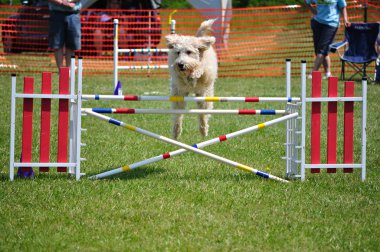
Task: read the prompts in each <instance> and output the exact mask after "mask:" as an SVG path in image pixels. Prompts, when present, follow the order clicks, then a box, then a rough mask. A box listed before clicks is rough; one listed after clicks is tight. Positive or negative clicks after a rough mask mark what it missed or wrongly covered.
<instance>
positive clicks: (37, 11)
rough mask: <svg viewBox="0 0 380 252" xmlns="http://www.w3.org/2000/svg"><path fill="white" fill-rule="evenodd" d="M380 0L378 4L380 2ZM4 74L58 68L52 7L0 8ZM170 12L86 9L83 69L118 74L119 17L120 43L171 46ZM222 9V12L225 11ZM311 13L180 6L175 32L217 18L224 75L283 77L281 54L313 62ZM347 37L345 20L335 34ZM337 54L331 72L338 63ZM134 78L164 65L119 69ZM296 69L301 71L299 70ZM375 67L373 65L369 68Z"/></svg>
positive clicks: (371, 14)
mask: <svg viewBox="0 0 380 252" xmlns="http://www.w3.org/2000/svg"><path fill="white" fill-rule="evenodd" d="M375 2H376V3H375ZM0 7H1V11H0V23H1V25H0V26H1V41H2V43H1V44H0V74H6V73H13V72H18V73H20V72H21V73H31V72H41V71H53V72H55V71H56V66H55V61H54V55H53V53H52V51H50V50H49V49H48V36H47V29H48V19H49V11H48V10H47V9H46V8H41V7H38V8H37V7H14V6H8V5H7V6H5V5H3V6H1V5H0ZM172 12H173V10H166V9H165V10H155V11H153V10H97V9H83V10H82V12H81V20H82V50H81V51H80V52H78V54H80V55H82V56H83V59H84V60H83V64H84V74H108V75H111V74H113V41H114V37H113V21H112V20H113V18H118V19H119V48H130V49H132V48H166V43H165V35H166V34H169V33H170V25H169V22H168V20H169V15H170V14H171V13H172ZM222 13H224V16H223V15H222ZM364 13H365V12H364V8H363V6H362V5H361V1H360V2H359V1H349V2H348V14H349V17H350V21H351V22H362V21H363V20H364V15H365V14H364ZM310 17H311V14H310V13H309V12H308V11H307V10H306V8H305V7H304V6H299V5H292V6H272V7H258V8H239V9H224V10H218V9H208V10H194V9H191V10H177V12H176V13H175V14H174V15H173V19H175V20H176V31H175V32H176V33H178V34H186V35H193V34H195V32H196V30H197V28H198V26H199V24H200V23H201V22H202V21H203V20H204V19H207V18H218V20H217V22H216V24H215V25H214V36H215V37H216V38H217V43H216V45H215V48H216V49H217V52H218V59H219V77H250V76H281V75H283V74H284V71H285V70H284V60H285V59H286V58H290V59H292V61H293V63H299V62H300V61H301V59H306V60H307V61H308V62H309V64H308V68H311V65H312V62H313V45H312V43H313V42H312V36H311V29H310ZM379 20H380V5H379V3H378V2H377V1H368V9H367V21H368V22H378V21H379ZM342 38H343V26H341V27H340V28H339V31H338V34H337V37H336V40H341V39H342ZM331 55H332V66H333V69H332V70H333V73H334V74H336V75H337V74H339V71H340V62H339V58H338V56H337V55H336V54H331ZM166 64H167V56H166V53H164V52H151V53H140V52H135V53H120V54H119V65H122V66H146V65H149V66H151V67H152V68H153V67H154V66H157V65H166ZM126 71H128V74H129V75H133V76H147V73H149V75H150V76H156V77H160V76H161V77H165V78H166V77H167V76H168V71H167V69H148V70H147V69H145V70H120V71H119V74H121V75H122V74H124V73H125V72H126ZM294 72H295V74H299V70H297V69H296V68H295V71H294ZM373 72H374V67H373V68H372V69H371V68H369V69H368V73H369V74H372V73H373Z"/></svg>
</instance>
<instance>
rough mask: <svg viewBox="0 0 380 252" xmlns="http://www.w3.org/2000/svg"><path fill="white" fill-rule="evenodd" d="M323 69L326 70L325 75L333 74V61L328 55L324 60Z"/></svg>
mask: <svg viewBox="0 0 380 252" xmlns="http://www.w3.org/2000/svg"><path fill="white" fill-rule="evenodd" d="M323 67H324V69H325V73H326V74H327V73H331V59H330V56H329V55H327V56H326V57H325V59H324V60H323Z"/></svg>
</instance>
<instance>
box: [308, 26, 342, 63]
mask: <svg viewBox="0 0 380 252" xmlns="http://www.w3.org/2000/svg"><path fill="white" fill-rule="evenodd" d="M311 29H312V30H313V41H314V52H315V55H318V54H322V55H324V56H327V55H328V54H329V51H330V49H329V46H330V45H331V44H332V43H333V41H334V38H335V34H336V32H337V31H338V27H333V26H330V25H326V24H321V23H319V22H317V21H316V20H314V19H311Z"/></svg>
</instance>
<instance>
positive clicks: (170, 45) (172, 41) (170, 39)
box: [165, 34, 177, 49]
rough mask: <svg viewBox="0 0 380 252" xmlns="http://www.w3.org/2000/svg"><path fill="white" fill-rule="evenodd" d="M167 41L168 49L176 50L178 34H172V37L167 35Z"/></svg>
mask: <svg viewBox="0 0 380 252" xmlns="http://www.w3.org/2000/svg"><path fill="white" fill-rule="evenodd" d="M165 39H166V43H167V46H168V48H169V49H173V48H174V44H175V43H176V41H177V35H176V34H170V35H167V36H166V37H165Z"/></svg>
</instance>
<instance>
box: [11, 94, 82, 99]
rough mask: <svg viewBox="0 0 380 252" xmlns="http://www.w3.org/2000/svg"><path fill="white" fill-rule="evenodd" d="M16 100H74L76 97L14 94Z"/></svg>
mask: <svg viewBox="0 0 380 252" xmlns="http://www.w3.org/2000/svg"><path fill="white" fill-rule="evenodd" d="M15 97H16V98H35V99H76V98H77V96H76V95H59V94H15Z"/></svg>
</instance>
